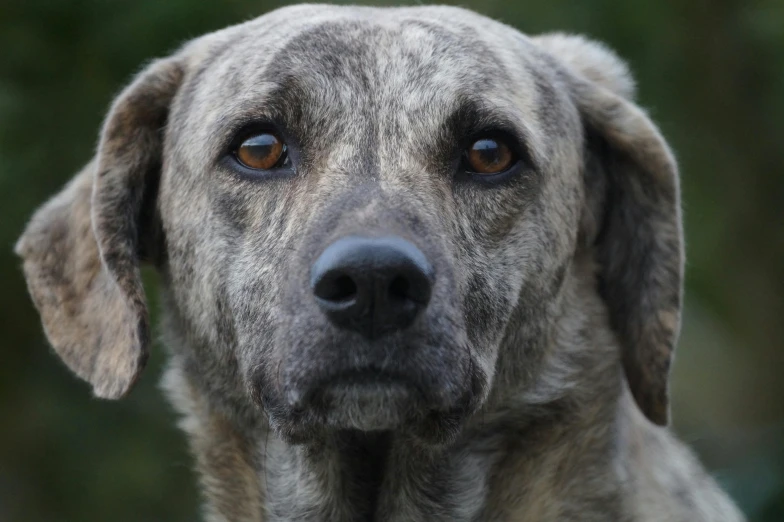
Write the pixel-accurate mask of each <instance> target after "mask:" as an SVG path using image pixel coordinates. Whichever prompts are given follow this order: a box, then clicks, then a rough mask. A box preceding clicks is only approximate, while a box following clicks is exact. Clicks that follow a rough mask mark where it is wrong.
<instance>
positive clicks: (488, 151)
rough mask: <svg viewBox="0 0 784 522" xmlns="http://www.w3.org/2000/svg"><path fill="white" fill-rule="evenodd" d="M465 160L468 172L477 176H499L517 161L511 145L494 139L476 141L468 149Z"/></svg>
mask: <svg viewBox="0 0 784 522" xmlns="http://www.w3.org/2000/svg"><path fill="white" fill-rule="evenodd" d="M465 159H466V164H467V165H466V166H467V167H468V170H470V171H471V172H475V173H477V174H498V173H499V172H503V171H505V170H507V169H508V168H509V167H511V166H512V164H514V161H515V157H514V154H513V153H512V150H511V149H510V148H509V145H507V144H506V143H504V142H503V141H501V140H497V139H493V138H482V139H480V140H476V141H475V142H474V143H472V144H471V146H470V147H468V149H466V151H465Z"/></svg>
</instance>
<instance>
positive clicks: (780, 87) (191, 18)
mask: <svg viewBox="0 0 784 522" xmlns="http://www.w3.org/2000/svg"><path fill="white" fill-rule="evenodd" d="M277 5H279V4H277V3H276V2H265V1H245V0H231V1H223V2H218V1H211V2H210V1H197V0H193V1H186V0H134V1H122V0H114V1H110V0H91V1H88V0H35V1H32V0H27V1H22V0H17V1H14V2H13V3H11V2H9V0H0V310H1V313H0V521H8V522H11V521H13V522H16V521H21V522H36V521H55V520H57V521H78V522H90V521H106V520H113V521H117V522H125V521H134V522H136V521H140V520H145V521H153V520H166V521H182V520H194V519H196V517H197V513H198V501H197V491H196V487H195V479H194V476H193V473H192V472H191V460H190V458H189V456H188V454H187V451H186V446H185V441H184V439H183V436H182V435H181V434H180V433H179V431H178V430H177V428H176V427H175V418H174V415H173V413H172V411H171V409H170V408H169V407H168V405H167V404H166V403H165V401H164V399H163V397H162V395H161V393H160V392H159V391H158V388H157V382H158V380H159V376H160V369H161V366H162V359H163V355H162V350H161V349H160V346H157V347H156V349H155V350H154V353H153V357H152V361H151V364H150V368H149V369H148V371H147V372H146V373H145V375H144V378H143V379H142V381H141V383H140V384H139V386H138V387H137V388H136V389H135V391H134V393H133V394H131V396H130V397H129V398H128V399H126V400H125V401H122V402H118V403H108V402H102V401H98V400H96V399H93V398H91V397H90V392H89V388H88V387H87V385H85V384H83V383H80V382H78V381H77V380H76V379H75V378H73V377H72V376H71V375H69V373H68V371H67V370H66V369H65V367H64V366H63V365H62V364H61V363H59V361H58V360H57V359H56V357H55V356H54V355H53V354H52V353H51V351H50V349H49V348H48V346H47V344H46V342H45V340H44V337H43V333H42V330H41V327H40V323H39V320H38V317H37V315H36V313H35V311H34V310H33V307H32V305H31V303H30V300H29V298H28V296H27V292H26V290H25V286H24V282H23V280H22V276H21V272H20V269H19V262H18V261H17V259H15V258H14V257H13V255H12V253H11V250H12V246H13V243H14V241H15V240H16V238H17V237H18V235H19V234H20V233H21V231H22V228H23V225H24V223H25V220H26V219H27V218H28V217H29V216H30V214H31V213H32V211H33V209H34V208H36V206H38V205H39V204H41V203H42V202H43V201H44V200H45V199H46V198H48V197H49V196H51V195H52V194H54V193H55V192H56V191H58V190H59V189H60V187H61V186H62V185H63V183H64V182H65V181H66V180H67V179H69V178H70V177H71V176H72V175H73V174H74V173H75V172H76V171H77V169H78V168H79V167H80V166H81V165H82V164H84V163H86V162H87V161H88V159H89V158H90V156H91V155H92V152H93V149H94V146H95V143H96V138H97V132H98V128H99V125H100V123H101V120H102V118H103V116H104V112H105V110H106V109H107V107H108V104H109V103H110V101H111V99H112V96H113V95H114V94H116V93H117V92H118V90H119V89H120V88H121V87H122V86H123V84H124V83H125V82H127V81H128V80H129V78H130V77H131V75H132V74H133V73H134V72H136V71H137V70H139V68H140V67H141V65H142V64H143V63H144V62H145V61H146V60H148V59H150V58H152V57H155V56H162V55H166V54H167V52H169V51H171V50H173V49H174V48H176V47H177V46H178V45H179V44H180V43H181V42H183V41H185V40H187V39H189V38H192V37H196V36H198V35H200V34H202V33H204V32H208V31H212V30H215V29H219V28H222V27H224V26H226V25H229V24H233V23H237V22H240V21H244V20H246V19H249V18H252V17H255V16H258V15H260V14H262V13H264V12H266V11H268V10H270V9H272V8H273V7H276V6H277ZM462 5H464V6H466V7H472V8H474V9H476V10H478V11H480V12H482V13H485V14H488V15H490V16H493V17H496V18H500V19H501V20H503V21H505V22H507V23H509V24H511V25H514V26H515V27H518V28H519V29H521V30H523V31H525V32H528V33H538V32H543V31H549V30H556V29H558V30H566V31H571V32H579V33H585V34H587V35H589V36H591V37H594V38H596V39H600V40H603V41H605V42H607V43H608V44H609V45H610V46H612V47H613V48H615V49H617V50H618V51H619V53H620V54H621V55H622V56H623V57H625V58H626V59H628V61H629V63H630V65H631V67H632V70H633V71H634V73H635V75H636V77H637V80H638V82H639V100H640V102H641V104H642V105H643V106H644V107H646V108H647V109H648V110H649V111H650V113H651V114H652V116H653V117H654V119H655V120H656V121H657V122H658V123H659V124H660V126H661V128H662V130H663V132H664V134H665V136H667V137H668V139H669V140H670V143H671V144H672V145H673V147H674V149H675V151H676V153H677V155H678V157H679V160H680V164H681V169H682V178H683V196H684V208H685V218H686V236H687V248H688V280H687V294H686V295H687V298H686V309H685V321H684V326H683V333H682V337H681V342H680V345H679V350H678V352H677V357H676V365H675V370H674V381H673V393H674V396H675V403H674V417H675V428H676V430H677V431H678V432H679V434H680V435H681V436H682V437H683V438H684V439H685V440H686V441H687V442H689V443H690V444H691V445H692V446H693V447H694V448H696V450H697V451H698V452H699V454H700V456H701V458H702V459H703V461H704V462H705V463H706V465H707V466H708V467H709V468H710V470H711V471H712V472H713V473H714V474H715V475H716V476H717V477H718V478H719V480H720V481H721V482H722V484H723V485H724V486H725V487H726V488H727V489H728V491H729V492H730V493H731V495H732V496H733V497H734V498H735V499H736V500H737V502H738V503H739V504H740V505H741V507H742V508H743V510H744V511H745V512H746V513H747V514H748V515H749V517H750V518H751V519H752V520H754V521H781V520H784V401H782V398H783V397H784V381H783V380H782V373H783V372H784V349H782V348H784V341H782V339H783V338H784V261H783V259H784V257H783V256H782V254H783V253H784V219H783V216H784V211H783V210H782V207H784V154H782V147H784V1H782V0H735V1H732V0H728V1H707V0H682V1H681V0H648V1H641V0H579V1H577V0H573V1H566V0H547V1H539V2H535V1H533V0H528V1H516V2H502V1H494V0H484V1H474V2H471V1H467V2H463V4H462ZM146 277H147V279H148V280H149V281H148V283H149V284H148V292H149V295H150V299H151V300H152V301H153V303H152V304H153V309H155V308H156V306H157V305H156V303H155V289H154V274H151V273H146Z"/></svg>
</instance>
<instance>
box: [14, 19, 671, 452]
mask: <svg viewBox="0 0 784 522" xmlns="http://www.w3.org/2000/svg"><path fill="white" fill-rule="evenodd" d="M632 90H633V87H632V84H631V80H630V79H629V76H628V73H627V71H626V68H625V66H624V65H623V64H622V62H620V61H619V60H618V59H617V58H616V57H615V56H614V55H613V54H612V53H611V52H610V51H608V50H606V49H604V48H603V47H601V46H599V45H597V44H595V43H592V42H589V41H585V40H582V39H580V38H577V37H568V36H561V35H550V36H544V37H539V38H528V37H526V36H523V35H521V34H520V33H518V32H517V31H515V30H513V29H511V28H509V27H507V26H504V25H502V24H499V23H496V22H493V21H491V20H488V19H486V18H483V17H480V16H478V15H476V14H473V13H471V12H468V11H465V10H461V9H456V8H413V9H370V8H354V7H352V8H339V7H323V6H298V7H292V8H286V9H282V10H278V11H275V12H273V13H270V14H268V15H266V16H264V17H261V18H259V19H256V20H254V21H251V22H248V23H245V24H242V25H239V26H236V27H232V28H229V29H227V30H224V31H221V32H218V33H214V34H212V35H207V36H206V37H203V38H200V39H198V40H195V41H193V42H191V43H189V44H188V45H186V46H185V47H184V48H183V49H182V50H180V51H179V52H177V53H176V54H174V55H173V56H171V57H169V58H166V59H163V60H159V61H156V62H154V63H152V64H151V65H149V66H148V67H147V68H146V69H145V70H144V71H143V72H142V73H141V74H140V75H139V76H138V77H137V78H136V79H135V81H134V82H133V83H132V84H131V85H130V86H129V87H127V88H126V89H125V90H124V91H123V92H122V93H121V94H120V95H119V97H118V98H117V100H116V101H115V102H114V104H113V106H112V108H111V110H110V112H109V115H108V117H107V119H106V122H105V125H104V128H103V132H102V134H101V140H100V143H99V147H98V151H97V154H96V158H95V160H94V161H93V163H91V164H90V165H89V166H88V167H87V168H86V169H85V170H84V171H83V173H82V174H80V175H79V176H77V178H76V179H75V180H74V181H73V182H72V183H71V184H70V185H69V186H68V187H67V188H66V189H65V190H64V191H63V192H62V193H61V194H60V195H58V196H57V197H55V198H54V199H53V200H51V201H50V202H49V203H47V204H46V205H45V206H44V207H42V209H40V210H39V211H38V213H37V214H36V215H35V217H34V218H33V220H32V221H31V223H30V225H29V227H28V229H27V231H26V232H25V234H24V235H23V236H22V238H21V240H20V241H19V244H18V246H17V251H18V253H19V254H20V255H21V256H22V257H23V258H24V268H25V274H26V276H27V279H28V284H29V287H30V291H31V294H32V296H33V299H34V301H35V303H36V305H37V307H38V308H39V310H40V312H41V315H42V317H43V322H44V326H45V329H46V333H47V335H48V337H49V339H50V341H51V342H52V344H53V346H54V347H55V349H56V350H57V352H58V353H59V354H60V356H61V357H62V358H63V359H64V360H65V362H66V364H68V366H69V367H71V368H72V369H73V370H74V371H75V372H76V373H77V374H78V375H79V376H81V377H82V378H84V379H86V380H88V381H89V382H90V383H92V385H93V387H94V390H95V393H96V394H97V395H98V396H100V397H107V398H117V397H120V396H122V395H124V394H125V393H126V392H127V391H128V390H129V389H130V387H131V386H132V385H133V383H134V381H136V379H137V377H138V376H139V373H140V372H141V370H142V368H143V366H144V362H145V359H146V355H147V349H148V345H149V342H150V334H149V326H148V319H147V311H146V306H145V300H144V295H143V290H142V286H141V282H140V276H139V264H140V262H142V261H144V262H150V263H152V264H153V265H155V266H156V267H157V268H158V270H159V272H160V273H161V274H162V281H163V285H164V288H165V293H166V297H167V300H166V301H167V312H168V315H169V322H170V329H171V330H172V331H174V332H175V333H176V335H177V336H179V337H180V338H181V339H180V341H181V342H183V344H184V345H185V346H187V347H188V348H187V349H186V350H185V351H184V353H181V354H179V356H180V357H182V358H183V359H184V364H185V365H186V368H191V369H193V370H194V372H196V373H197V374H198V375H200V376H201V378H202V379H203V383H202V384H203V385H204V386H206V387H209V388H210V389H211V390H212V391H213V392H214V393H213V395H217V396H222V397H225V398H226V400H232V401H235V402H238V403H246V404H247V405H250V404H255V405H256V406H257V407H260V408H263V409H264V411H266V413H267V414H268V416H269V419H270V421H271V423H272V425H273V426H275V427H276V428H277V429H278V431H279V432H280V433H281V434H283V435H284V436H286V437H288V438H289V439H291V440H295V439H298V438H299V439H301V438H307V437H309V436H314V434H316V433H318V432H319V430H323V429H330V428H337V429H341V428H355V429H362V430H379V429H393V428H403V427H406V428H410V429H411V430H413V431H415V432H417V433H419V434H420V435H421V436H423V437H429V438H435V439H439V440H444V439H448V438H449V437H450V436H452V435H453V434H454V433H455V432H456V430H457V429H458V428H459V426H460V425H461V422H462V421H463V420H464V419H465V418H467V417H468V416H470V415H471V413H472V412H474V411H476V409H477V408H478V407H479V406H480V405H481V404H482V403H483V401H485V399H486V398H487V396H488V394H489V391H490V389H491V387H492V385H493V382H494V376H495V375H496V374H497V373H498V371H499V370H498V368H497V362H498V361H499V357H500V356H501V355H502V352H503V350H517V351H518V352H519V353H517V354H516V357H514V358H511V359H510V360H514V361H516V363H515V364H520V365H523V366H525V365H526V364H529V363H530V367H528V368H521V369H520V371H521V372H523V373H524V372H526V371H535V368H536V365H535V364H534V361H535V360H536V358H537V357H538V355H537V350H539V351H541V350H543V349H544V348H542V347H546V346H547V344H548V341H547V340H548V339H549V336H550V335H551V330H552V328H553V327H554V325H557V323H558V314H559V313H560V312H559V310H561V308H562V307H561V306H560V304H559V303H560V301H559V299H560V296H561V293H562V292H561V290H562V287H563V285H564V281H565V280H567V279H568V278H569V274H570V273H571V270H572V266H573V264H574V260H575V259H576V257H577V256H582V257H584V258H586V257H587V258H591V259H593V261H594V262H595V264H596V267H597V268H596V283H595V288H596V290H595V291H596V292H597V293H598V294H599V295H601V297H602V298H603V299H604V301H605V303H606V308H607V311H608V316H609V320H610V324H611V326H612V328H613V330H614V331H615V333H616V334H617V339H618V344H619V345H620V347H621V353H622V357H621V360H622V361H623V366H624V369H625V372H626V375H627V378H628V382H629V384H630V388H631V390H632V392H633V394H634V396H635V398H636V400H637V403H638V404H639V406H640V407H641V409H642V411H643V412H644V413H645V414H646V415H647V416H648V417H649V418H650V419H651V420H652V421H654V422H656V423H658V424H665V423H666V422H667V374H668V367H669V362H670V357H671V351H672V348H673V344H674V342H675V337H676V334H677V327H678V321H679V309H680V288H681V265H682V261H681V232H680V215H679V207H678V205H679V202H678V197H679V196H678V186H677V173H676V168H675V165H674V161H673V159H672V157H671V154H670V152H669V150H668V148H667V146H666V144H665V143H664V141H663V140H662V138H661V137H660V135H659V133H658V132H657V130H656V128H655V127H654V126H653V124H652V123H651V122H650V121H649V120H648V118H647V117H646V115H645V114H644V113H643V112H642V111H641V110H640V109H639V108H637V107H636V106H635V105H634V104H633V103H632V102H631V101H630V98H631V95H632ZM557 304H558V306H556V305H557ZM510 325H513V329H514V330H515V332H519V331H525V332H527V335H526V336H523V337H519V336H518V337H515V338H526V339H536V340H537V341H538V342H537V343H535V345H536V346H534V347H531V346H519V345H516V344H515V343H514V342H509V341H508V340H509V339H510V336H512V337H514V335H513V334H514V333H515V332H510V329H512V328H510ZM537 347H538V348H537ZM586 349H590V347H586Z"/></svg>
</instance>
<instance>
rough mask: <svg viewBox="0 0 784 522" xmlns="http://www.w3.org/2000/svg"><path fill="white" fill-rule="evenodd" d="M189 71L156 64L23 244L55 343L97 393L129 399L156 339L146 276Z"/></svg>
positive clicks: (125, 95)
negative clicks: (172, 131)
mask: <svg viewBox="0 0 784 522" xmlns="http://www.w3.org/2000/svg"><path fill="white" fill-rule="evenodd" d="M182 77H183V69H182V66H181V63H180V62H179V61H178V59H177V58H167V59H164V60H160V61H157V62H154V63H152V64H151V65H149V66H148V67H147V68H146V69H145V70H144V71H143V72H142V73H141V74H140V75H139V76H138V77H137V78H136V79H135V80H134V81H133V82H132V83H131V85H130V86H128V87H127V88H126V89H125V90H124V91H123V92H122V93H121V94H120V95H119V96H118V97H117V99H116V100H115V101H114V103H113V105H112V107H111V110H110V111H109V114H108V116H107V118H106V120H105V123H104V126H103V130H102V133H101V137H100V142H99V146H98V151H97V153H96V156H95V158H94V159H93V161H92V162H90V163H89V164H88V165H87V166H86V167H85V168H84V169H83V170H82V171H81V172H80V173H79V174H77V176H76V177H75V178H74V179H73V180H72V181H71V182H70V183H69V184H68V185H67V186H66V187H65V188H64V189H63V191H62V192H61V193H60V194H58V195H57V196H55V197H54V198H53V199H51V200H50V201H49V202H47V203H46V204H45V205H43V206H42V207H41V208H40V209H39V210H38V211H37V212H36V213H35V215H34V216H33V218H32V220H31V221H30V223H29V224H28V226H27V228H26V230H25V232H24V234H23V235H22V237H21V238H20V239H19V241H18V243H17V245H16V253H17V254H18V255H19V256H21V257H22V258H23V260H24V273H25V277H26V279H27V285H28V288H29V290H30V294H31V296H32V298H33V302H34V303H35V305H36V307H37V309H38V311H39V313H40V314H41V318H42V321H43V325H44V330H45V332H46V335H47V337H48V339H49V341H50V342H51V344H52V346H53V347H54V349H55V350H56V351H57V353H58V354H59V355H60V357H61V358H62V359H63V360H64V361H65V363H66V364H67V365H68V367H69V368H71V370H73V371H74V372H75V373H76V374H77V375H78V376H79V377H81V378H83V379H85V380H86V381H88V382H89V383H90V384H92V386H93V390H94V392H95V395H97V396H98V397H102V398H110V399H115V398H119V397H122V396H123V395H125V394H126V393H127V392H128V391H129V390H130V388H131V387H132V385H133V384H134V382H135V381H136V380H137V378H138V376H139V374H140V372H141V370H142V369H143V368H144V365H145V362H146V359H147V353H148V345H149V343H150V334H149V324H148V317H147V307H146V304H145V298H144V290H143V288H142V283H141V278H140V274H139V260H140V258H141V257H146V256H151V255H153V252H152V248H154V247H152V246H151V241H150V239H151V236H152V235H154V234H155V232H154V231H153V230H152V228H154V225H152V222H153V221H154V220H153V219H151V217H150V216H151V215H152V214H153V213H154V209H155V201H154V200H155V191H156V190H157V180H158V176H159V171H160V165H161V148H162V143H161V141H162V136H161V134H162V132H163V128H164V126H165V124H166V120H167V115H168V110H169V104H170V102H171V100H172V98H173V96H174V94H175V93H176V91H177V89H178V87H179V85H180V82H181V81H182Z"/></svg>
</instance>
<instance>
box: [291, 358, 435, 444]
mask: <svg viewBox="0 0 784 522" xmlns="http://www.w3.org/2000/svg"><path fill="white" fill-rule="evenodd" d="M431 395H432V394H430V393H427V392H426V391H425V390H423V389H422V387H421V386H419V385H418V384H417V383H416V382H414V380H413V379H412V378H411V377H410V376H408V375H406V374H403V373H398V372H393V371H385V370H380V369H377V368H360V369H351V370H346V371H341V372H338V373H336V374H334V375H330V376H327V377H324V378H321V379H319V380H318V381H316V382H314V383H312V384H310V385H309V386H308V389H307V391H305V392H301V391H299V390H288V391H287V393H286V400H287V402H288V404H289V406H290V407H291V408H292V409H293V410H295V411H299V412H302V413H305V412H308V413H310V414H311V415H315V416H316V417H318V418H319V419H320V420H321V421H322V422H323V424H324V425H325V426H329V427H333V428H337V429H358V430H362V431H377V430H390V429H395V428H397V427H399V426H401V425H403V424H405V423H406V422H410V421H412V420H414V419H415V418H416V417H418V416H420V415H422V414H424V413H425V411H426V410H427V409H428V406H429V405H432V404H433V400H432V397H431Z"/></svg>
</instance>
